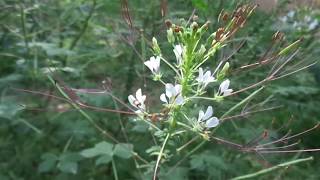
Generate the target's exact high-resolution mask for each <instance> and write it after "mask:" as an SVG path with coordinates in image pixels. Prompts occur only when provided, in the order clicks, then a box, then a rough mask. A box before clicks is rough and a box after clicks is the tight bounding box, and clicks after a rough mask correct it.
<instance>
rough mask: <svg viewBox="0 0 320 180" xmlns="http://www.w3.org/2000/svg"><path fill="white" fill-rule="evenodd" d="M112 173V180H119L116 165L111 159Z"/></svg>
mask: <svg viewBox="0 0 320 180" xmlns="http://www.w3.org/2000/svg"><path fill="white" fill-rule="evenodd" d="M112 171H113V174H114V179H115V180H119V177H118V172H117V167H116V163H115V161H114V159H113V158H112Z"/></svg>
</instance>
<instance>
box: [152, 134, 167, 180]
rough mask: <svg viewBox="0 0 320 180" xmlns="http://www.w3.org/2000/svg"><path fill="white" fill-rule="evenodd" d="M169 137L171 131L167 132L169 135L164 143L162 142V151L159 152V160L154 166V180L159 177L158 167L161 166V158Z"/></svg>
mask: <svg viewBox="0 0 320 180" xmlns="http://www.w3.org/2000/svg"><path fill="white" fill-rule="evenodd" d="M169 137H170V133H168V134H167V136H166V138H165V140H164V142H163V144H162V147H161V150H160V153H159V155H158V159H157V162H156V166H155V168H154V173H153V178H152V179H153V180H156V179H157V174H158V168H159V164H160V160H161V157H162V155H163V151H164V148H165V146H166V144H167V142H168V139H169Z"/></svg>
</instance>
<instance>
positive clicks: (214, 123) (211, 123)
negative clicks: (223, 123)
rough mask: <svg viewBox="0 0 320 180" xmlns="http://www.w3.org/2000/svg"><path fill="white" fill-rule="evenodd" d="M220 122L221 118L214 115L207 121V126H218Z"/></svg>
mask: <svg viewBox="0 0 320 180" xmlns="http://www.w3.org/2000/svg"><path fill="white" fill-rule="evenodd" d="M218 124H219V119H218V118H217V117H212V118H210V119H208V120H207V121H206V127H207V128H213V127H216V126H217V125H218Z"/></svg>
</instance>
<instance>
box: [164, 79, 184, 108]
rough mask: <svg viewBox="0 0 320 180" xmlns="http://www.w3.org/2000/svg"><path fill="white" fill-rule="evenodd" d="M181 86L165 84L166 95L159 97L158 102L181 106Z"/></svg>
mask: <svg viewBox="0 0 320 180" xmlns="http://www.w3.org/2000/svg"><path fill="white" fill-rule="evenodd" d="M181 91H182V86H181V85H180V84H176V85H173V84H170V83H168V84H166V93H162V94H161V95H160V100H161V101H162V102H165V103H166V104H173V105H182V104H183V103H184V99H183V97H182V94H181Z"/></svg>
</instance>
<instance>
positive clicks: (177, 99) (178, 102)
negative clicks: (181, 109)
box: [175, 95, 184, 105]
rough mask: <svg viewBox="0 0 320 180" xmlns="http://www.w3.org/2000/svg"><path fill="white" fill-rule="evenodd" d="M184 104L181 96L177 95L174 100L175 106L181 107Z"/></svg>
mask: <svg viewBox="0 0 320 180" xmlns="http://www.w3.org/2000/svg"><path fill="white" fill-rule="evenodd" d="M183 103H184V99H183V97H182V96H181V95H179V96H178V97H177V98H176V100H175V104H176V105H182V104H183Z"/></svg>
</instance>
